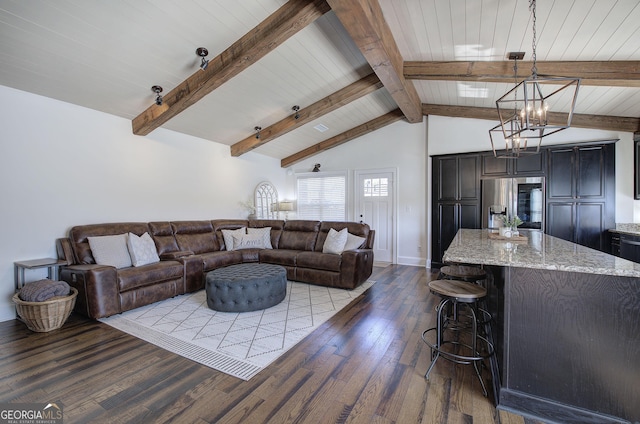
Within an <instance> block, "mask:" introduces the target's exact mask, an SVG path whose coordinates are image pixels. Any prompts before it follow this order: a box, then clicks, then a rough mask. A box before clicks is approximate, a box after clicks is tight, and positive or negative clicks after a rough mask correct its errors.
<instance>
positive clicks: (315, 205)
mask: <svg viewBox="0 0 640 424" xmlns="http://www.w3.org/2000/svg"><path fill="white" fill-rule="evenodd" d="M346 186H347V177H346V174H329V175H327V174H323V175H318V176H316V175H310V176H306V175H305V176H299V177H298V178H297V191H298V193H297V194H298V212H297V214H298V218H299V219H316V220H320V221H344V220H345V218H346V200H347V199H346Z"/></svg>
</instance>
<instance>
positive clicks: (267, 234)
mask: <svg viewBox="0 0 640 424" xmlns="http://www.w3.org/2000/svg"><path fill="white" fill-rule="evenodd" d="M247 234H259V235H260V236H262V238H263V240H264V242H263V245H264V247H263V249H273V246H272V245H271V227H264V228H247Z"/></svg>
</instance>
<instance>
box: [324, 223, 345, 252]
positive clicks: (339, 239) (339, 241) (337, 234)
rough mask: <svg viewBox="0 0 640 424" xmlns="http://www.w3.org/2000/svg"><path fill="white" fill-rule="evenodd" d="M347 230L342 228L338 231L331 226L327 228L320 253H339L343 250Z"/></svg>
mask: <svg viewBox="0 0 640 424" xmlns="http://www.w3.org/2000/svg"><path fill="white" fill-rule="evenodd" d="M348 234H349V233H348V232H347V229H346V228H343V229H342V230H340V231H336V230H334V229H333V228H332V229H330V230H329V233H328V234H327V239H326V240H325V241H324V245H323V246H322V253H334V254H336V255H339V254H341V253H342V251H343V250H344V245H345V244H346V243H347V235H348Z"/></svg>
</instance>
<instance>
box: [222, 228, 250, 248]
mask: <svg viewBox="0 0 640 424" xmlns="http://www.w3.org/2000/svg"><path fill="white" fill-rule="evenodd" d="M244 234H247V228H246V227H240V228H238V229H237V230H222V238H223V239H224V248H225V249H227V250H235V249H234V247H233V236H234V235H235V236H238V237H241V236H242V235H244Z"/></svg>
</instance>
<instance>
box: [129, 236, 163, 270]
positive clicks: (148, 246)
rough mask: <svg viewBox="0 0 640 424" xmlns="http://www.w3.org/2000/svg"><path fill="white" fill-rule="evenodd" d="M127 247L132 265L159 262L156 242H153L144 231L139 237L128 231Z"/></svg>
mask: <svg viewBox="0 0 640 424" xmlns="http://www.w3.org/2000/svg"><path fill="white" fill-rule="evenodd" d="M127 247H128V248H129V255H130V256H131V264H132V265H133V266H141V265H146V264H153V263H156V262H160V258H159V257H158V252H157V251H156V244H155V243H154V242H153V239H152V238H151V236H150V235H149V233H144V234H143V235H142V236H140V237H138V236H137V235H135V234H133V233H129V237H128V240H127Z"/></svg>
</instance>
